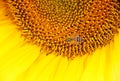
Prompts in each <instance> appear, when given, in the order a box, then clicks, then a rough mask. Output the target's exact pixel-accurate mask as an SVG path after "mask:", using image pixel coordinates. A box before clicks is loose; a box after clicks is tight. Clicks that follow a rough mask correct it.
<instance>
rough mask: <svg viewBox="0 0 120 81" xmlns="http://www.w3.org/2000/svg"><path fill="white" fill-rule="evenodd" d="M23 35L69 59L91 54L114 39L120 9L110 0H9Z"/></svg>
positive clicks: (11, 10) (119, 19)
mask: <svg viewBox="0 0 120 81" xmlns="http://www.w3.org/2000/svg"><path fill="white" fill-rule="evenodd" d="M7 3H8V6H9V11H10V13H11V14H12V17H13V18H14V19H15V20H16V22H17V23H16V24H17V25H18V26H19V28H18V29H19V30H20V31H21V32H22V36H24V37H25V39H26V40H27V41H29V42H32V43H34V44H36V45H38V46H41V47H42V48H41V49H42V50H44V51H48V52H49V53H51V52H56V55H62V56H67V57H68V58H71V57H76V56H82V55H84V54H90V53H91V52H93V51H95V50H96V49H97V48H99V47H103V46H105V45H107V44H109V43H110V42H111V40H113V38H114V35H115V34H117V33H118V27H119V26H120V11H119V9H120V6H119V4H118V2H117V1H116V0H115V1H109V0H105V1H104V0H103V1H98V0H88V1H86V0H84V1H83V0H8V2H7Z"/></svg>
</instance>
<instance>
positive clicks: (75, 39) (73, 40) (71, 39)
mask: <svg viewBox="0 0 120 81" xmlns="http://www.w3.org/2000/svg"><path fill="white" fill-rule="evenodd" d="M66 42H71V43H81V42H83V39H82V38H81V37H80V36H79V35H76V36H72V37H69V38H67V39H66Z"/></svg>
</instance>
